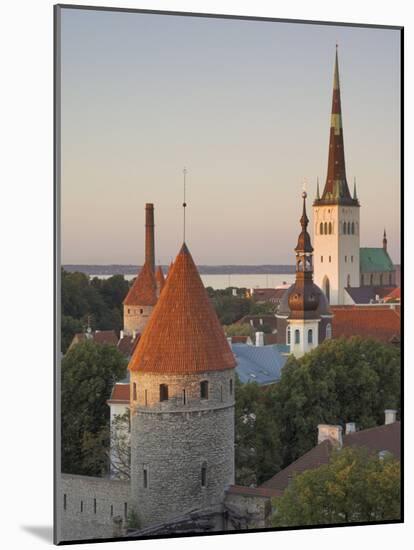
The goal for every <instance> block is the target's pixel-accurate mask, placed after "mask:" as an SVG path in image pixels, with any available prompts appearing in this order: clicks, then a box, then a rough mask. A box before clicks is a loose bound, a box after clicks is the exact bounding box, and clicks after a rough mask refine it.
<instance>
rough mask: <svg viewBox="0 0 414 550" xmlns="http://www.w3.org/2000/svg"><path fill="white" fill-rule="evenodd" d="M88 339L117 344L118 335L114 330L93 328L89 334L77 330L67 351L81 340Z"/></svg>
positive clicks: (109, 344) (100, 342) (95, 341)
mask: <svg viewBox="0 0 414 550" xmlns="http://www.w3.org/2000/svg"><path fill="white" fill-rule="evenodd" d="M88 340H90V341H91V342H94V343H95V344H100V345H102V346H103V345H108V346H116V345H117V344H118V337H117V335H116V333H115V331H114V330H95V331H93V332H91V333H89V334H87V333H85V332H78V333H76V334H75V336H74V337H73V339H72V342H71V343H70V346H69V348H68V351H69V350H70V349H71V348H72V347H73V346H75V345H76V344H79V343H81V342H86V341H88Z"/></svg>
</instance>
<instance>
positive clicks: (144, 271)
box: [123, 204, 157, 335]
mask: <svg viewBox="0 0 414 550" xmlns="http://www.w3.org/2000/svg"><path fill="white" fill-rule="evenodd" d="M154 270H155V245H154V205H153V204H146V205H145V263H144V265H143V266H142V268H141V271H140V272H139V274H138V276H137V277H136V279H135V281H134V283H133V285H132V286H131V288H130V289H129V292H128V294H127V295H126V297H125V299H124V302H123V306H124V332H125V334H127V335H132V334H135V333H142V331H143V330H144V328H145V325H146V324H147V322H148V319H149V317H150V315H151V313H152V310H153V309H154V306H155V304H156V303H157V284H156V280H155V273H154Z"/></svg>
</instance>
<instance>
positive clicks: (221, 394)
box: [220, 386, 223, 401]
mask: <svg viewBox="0 0 414 550" xmlns="http://www.w3.org/2000/svg"><path fill="white" fill-rule="evenodd" d="M220 401H223V386H220Z"/></svg>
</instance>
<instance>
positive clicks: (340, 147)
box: [316, 45, 355, 204]
mask: <svg viewBox="0 0 414 550" xmlns="http://www.w3.org/2000/svg"><path fill="white" fill-rule="evenodd" d="M316 200H318V199H316ZM319 200H321V201H324V202H329V203H331V204H355V201H354V199H352V197H351V193H350V192H349V187H348V183H347V180H346V171H345V152H344V137H343V128H342V109H341V90H340V81H339V63H338V45H337V46H336V51H335V67H334V78H333V93H332V110H331V128H330V136H329V156H328V173H327V176H326V183H325V187H324V190H323V193H322V198H321V199H319Z"/></svg>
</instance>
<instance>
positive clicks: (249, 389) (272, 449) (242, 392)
mask: <svg viewBox="0 0 414 550" xmlns="http://www.w3.org/2000/svg"><path fill="white" fill-rule="evenodd" d="M270 408H271V407H270V406H269V397H268V393H267V392H266V390H265V389H263V388H261V387H260V386H259V385H258V384H257V383H255V382H250V383H248V384H241V383H240V381H239V380H238V379H237V378H236V407H235V416H236V418H235V461H236V483H238V484H240V485H247V486H251V485H253V486H257V485H259V484H260V483H263V482H264V481H265V480H266V479H269V478H270V477H271V476H272V475H273V474H274V473H275V469H276V470H278V469H279V468H280V465H281V456H280V443H279V440H278V431H277V422H276V420H277V419H276V418H275V417H274V416H272V415H269V409H270Z"/></svg>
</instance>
